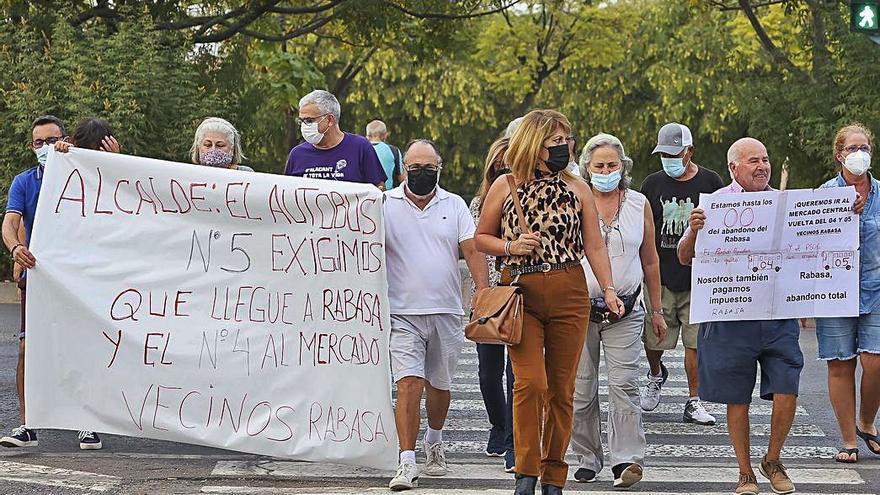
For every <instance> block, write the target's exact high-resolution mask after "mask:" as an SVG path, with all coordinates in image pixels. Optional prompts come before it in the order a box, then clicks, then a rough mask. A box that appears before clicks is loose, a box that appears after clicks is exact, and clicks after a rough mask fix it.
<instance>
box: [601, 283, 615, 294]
mask: <svg viewBox="0 0 880 495" xmlns="http://www.w3.org/2000/svg"><path fill="white" fill-rule="evenodd" d="M609 290H613V291H614V292H615V293H616V292H617V289H615V288H614V286H613V285H609V286H608V287H603V288H602V292H603V293H604V292H608V291H609Z"/></svg>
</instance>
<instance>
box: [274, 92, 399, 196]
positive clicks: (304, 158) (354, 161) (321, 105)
mask: <svg viewBox="0 0 880 495" xmlns="http://www.w3.org/2000/svg"><path fill="white" fill-rule="evenodd" d="M339 113H340V107H339V101H338V100H337V99H336V97H335V96H333V95H332V94H331V93H329V92H327V91H324V90H321V89H316V90H315V91H312V92H311V93H309V94H307V95H305V96H303V97H302V99H300V100H299V118H298V119H297V121H298V122H299V125H300V132H301V133H302V137H303V139H304V140H305V142H304V143H301V144H299V145H297V146H296V147H294V148H293V149H292V150H290V155H288V157H287V167H286V169H285V171H284V173H285V174H286V175H293V176H297V177H308V178H311V179H325V180H340V181H345V182H361V183H366V184H373V185H375V186H376V187H378V188H379V189H381V190H383V191H384V190H385V181H386V180H387V179H388V176H387V175H386V174H385V170H384V169H383V168H382V163H381V162H380V161H379V157H378V156H377V155H376V152H375V151H374V150H373V145H371V144H370V142H369V141H368V140H367V139H366V138H365V137H363V136H358V135H356V134H349V133H347V132H342V130H341V129H340V128H339Z"/></svg>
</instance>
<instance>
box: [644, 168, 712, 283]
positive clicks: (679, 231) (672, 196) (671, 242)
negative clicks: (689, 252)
mask: <svg viewBox="0 0 880 495" xmlns="http://www.w3.org/2000/svg"><path fill="white" fill-rule="evenodd" d="M723 186H724V182H723V181H722V180H721V176H719V175H718V174H717V173H715V172H714V171H712V170H709V169H706V168H703V167H699V169H698V170H697V174H696V175H695V176H693V177H692V178H690V179H688V180H686V181H680V180H676V179H673V178H672V177H670V176H669V175H667V174H666V172H664V171H662V170H660V171H658V172H654V173H653V174H651V175H649V176H648V177H646V178H645V181H644V182H642V188H641V191H642V194H644V195H645V197H646V198H648V202H649V203H651V211H652V213H653V214H654V241H655V242H656V244H657V254H658V255H659V256H660V283H661V284H662V285H663V286H664V287H666V288H667V289H669V290H671V291H673V292H687V291H689V290H691V267H689V266H685V265H682V264H681V263H680V262H679V261H678V253H677V248H678V241H679V240H680V239H681V237H682V235H683V234H684V231H685V229H687V226H688V218H689V217H690V215H691V210H693V209H694V207H695V206H696V204H697V203H698V202H699V201H700V193H706V194H709V193H712V192H715V191H717V190H718V189H720V188H721V187H723Z"/></svg>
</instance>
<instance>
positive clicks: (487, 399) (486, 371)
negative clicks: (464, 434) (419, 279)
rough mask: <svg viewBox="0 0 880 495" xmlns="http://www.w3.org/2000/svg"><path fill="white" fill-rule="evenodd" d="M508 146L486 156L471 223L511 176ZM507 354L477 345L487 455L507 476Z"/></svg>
mask: <svg viewBox="0 0 880 495" xmlns="http://www.w3.org/2000/svg"><path fill="white" fill-rule="evenodd" d="M509 143H510V140H509V139H508V138H504V137H503V138H501V139H498V140H497V141H495V142H494V143H492V146H490V147H489V154H488V155H487V156H486V165H485V167H484V169H483V180H482V182H481V183H480V190H479V191H478V192H477V196H474V199H473V200H471V215H473V217H474V222H475V223H477V224H479V223H480V210H481V207H482V205H483V201H485V199H486V196H487V195H488V194H489V188H490V187H492V184H494V183H495V181H496V180H497V179H498V178H499V177H501V176H502V175H504V174H507V173H510V169H509V168H507V165H505V164H504V153H505V152H506V151H507V146H508V144H509ZM486 263H487V264H488V266H489V285H490V286H492V287H494V286H496V285H498V281H499V280H501V273H500V272H498V271H497V270H496V269H495V268H496V267H495V257H494V256H489V255H486ZM471 291H472V295H473V293H475V292H476V286H475V285H474V284H471ZM505 354H507V352H506V350H505V346H503V345H499V344H477V360H478V362H479V366H478V369H479V371H478V375H479V378H480V393H481V395H482V396H483V404H485V406H486V415H487V416H489V424H491V425H492V428H491V429H489V439H488V441H487V443H486V455H487V456H489V457H501V456H504V470H505V471H507V472H508V473H512V472H513V471H514V462H515V459H516V458H515V455H514V451H513V365H512V364H511V363H510V358H509V357H507V358H505ZM505 368H506V370H507V372H506V374H507V388H506V390H505V387H504V375H505Z"/></svg>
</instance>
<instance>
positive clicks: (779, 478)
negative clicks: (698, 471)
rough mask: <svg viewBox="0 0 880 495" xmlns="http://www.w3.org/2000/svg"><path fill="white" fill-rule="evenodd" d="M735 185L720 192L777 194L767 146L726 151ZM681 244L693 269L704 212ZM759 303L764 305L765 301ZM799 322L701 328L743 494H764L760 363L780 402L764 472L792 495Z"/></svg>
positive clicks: (707, 391) (705, 386) (751, 142)
mask: <svg viewBox="0 0 880 495" xmlns="http://www.w3.org/2000/svg"><path fill="white" fill-rule="evenodd" d="M727 161H728V167H729V168H730V171H731V173H732V174H733V182H731V183H730V185H729V186H727V187H724V188H722V189H719V190H718V191H716V192H715V193H714V194H730V193H743V192H760V191H771V190H772V188H771V187H770V157H769V156H768V155H767V148H765V147H764V145H763V144H762V143H761V142H760V141H758V140H757V139H753V138H748V137H746V138H742V139H740V140H738V141H736V142H735V143H733V145H731V147H730V150H729V151H728V152H727ZM688 223H689V226H688V228H687V230H685V232H684V235H683V236H682V238H681V241H680V242H679V244H678V258H679V261H681V263H682V264H683V265H690V264H691V262H692V260H693V259H694V255H695V252H694V250H695V247H696V242H697V232H699V231H700V230H701V229H702V228H703V227H704V226H705V224H706V215H705V212H704V211H703V210H702V209H701V208H694V210H693V211H692V212H691V214H690V218H689V220H688ZM757 304H762V303H761V302H758V303H757ZM799 336H800V328H799V327H798V322H797V320H793V319H788V320H764V321H713V322H707V323H702V324H701V325H700V331H699V337H698V338H699V363H700V364H699V375H700V395H701V396H702V397H703V398H704V399H706V400H708V401H711V402H720V403H722V404H727V431H728V434H729V436H730V442H731V444H732V445H733V450H734V451H735V453H736V461H737V464H739V471H740V475H739V482H738V484H737V488H736V493H739V494H752V495H757V493H758V482H757V479H756V478H755V472H754V471H753V470H752V465H751V459H750V457H751V446H750V442H749V435H750V429H749V404H750V403H751V401H752V390H754V388H755V381H756V378H757V368H758V365H759V364H760V365H761V398H762V399H764V400H772V401H773V414H772V418H773V420H772V422H771V425H770V444H769V445H768V447H767V455H765V456H764V458H763V459H762V460H761V464H760V471H761V474H762V475H764V477H766V478H767V479H768V480H770V486H771V488H772V489H773V491H774V492H775V493H792V492H794V491H795V487H794V484H793V483H792V482H791V479H790V478H789V477H788V474H787V473H786V472H785V467H784V466H783V465H782V463H781V462H780V461H779V455H780V453H781V451H782V447H783V445H784V444H785V439H786V437H788V432H789V430H790V429H791V425H792V423H793V422H794V415H795V410H796V407H797V395H798V388H799V385H800V375H801V370H802V369H803V367H804V356H803V354H802V353H801V348H800V343H799V341H798V338H799Z"/></svg>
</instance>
